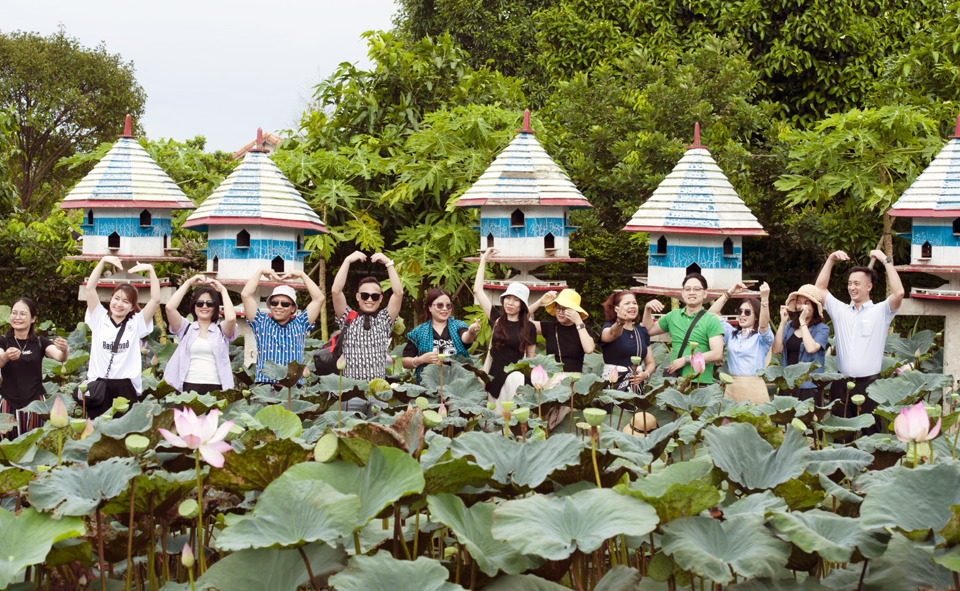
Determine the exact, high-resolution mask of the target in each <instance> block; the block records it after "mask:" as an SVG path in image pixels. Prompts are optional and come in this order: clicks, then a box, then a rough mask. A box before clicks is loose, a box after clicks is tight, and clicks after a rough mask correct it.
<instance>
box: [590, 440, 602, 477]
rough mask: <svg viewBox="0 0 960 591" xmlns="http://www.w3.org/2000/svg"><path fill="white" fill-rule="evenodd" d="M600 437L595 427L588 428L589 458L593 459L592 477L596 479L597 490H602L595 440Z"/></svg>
mask: <svg viewBox="0 0 960 591" xmlns="http://www.w3.org/2000/svg"><path fill="white" fill-rule="evenodd" d="M599 437H600V431H599V430H598V429H597V428H596V427H590V456H591V457H592V458H593V475H594V476H596V477H597V488H603V485H602V484H600V468H598V467H597V439H598V438H599Z"/></svg>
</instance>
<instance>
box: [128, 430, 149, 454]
mask: <svg viewBox="0 0 960 591" xmlns="http://www.w3.org/2000/svg"><path fill="white" fill-rule="evenodd" d="M123 443H124V445H126V446H127V451H128V452H130V453H131V454H133V455H138V454H142V453H143V452H145V451H147V448H149V447H150V440H149V439H147V438H146V437H144V436H143V435H137V434H133V435H127V438H126V439H124V440H123Z"/></svg>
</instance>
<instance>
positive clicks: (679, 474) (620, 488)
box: [614, 456, 721, 523]
mask: <svg viewBox="0 0 960 591" xmlns="http://www.w3.org/2000/svg"><path fill="white" fill-rule="evenodd" d="M713 472H714V467H713V462H711V461H710V458H709V457H703V456H701V457H699V458H695V459H693V460H691V461H688V462H680V463H677V464H671V465H669V466H667V467H665V468H664V469H663V470H660V471H659V472H657V473H655V474H651V475H649V476H647V477H645V478H638V479H637V480H635V481H634V482H632V483H630V484H629V485H623V484H619V485H617V486H616V487H614V490H616V491H617V492H619V493H621V494H629V495H631V496H633V497H635V498H638V499H642V500H644V501H646V502H647V503H649V504H650V505H651V506H652V507H653V508H654V509H656V510H657V516H658V517H659V518H660V523H667V522H668V521H672V520H674V519H677V518H678V517H685V516H688V515H696V514H698V513H700V512H701V511H703V510H704V509H709V508H710V507H713V506H714V505H716V504H718V503H719V502H720V498H721V495H720V491H719V490H717V486H716V485H717V484H718V483H719V480H720V479H719V477H718V476H717V475H715V474H714V473H713Z"/></svg>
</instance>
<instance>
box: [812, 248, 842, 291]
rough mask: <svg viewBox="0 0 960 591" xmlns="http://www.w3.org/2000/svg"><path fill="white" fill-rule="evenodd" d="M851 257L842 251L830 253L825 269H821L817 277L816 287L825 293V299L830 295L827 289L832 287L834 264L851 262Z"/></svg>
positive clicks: (824, 265) (824, 264)
mask: <svg viewBox="0 0 960 591" xmlns="http://www.w3.org/2000/svg"><path fill="white" fill-rule="evenodd" d="M849 260H850V257H849V256H848V255H847V253H845V252H843V251H842V250H835V251H833V252H831V253H830V255H829V256H828V257H827V260H826V261H825V262H824V263H823V267H821V268H820V273H819V274H818V275H817V282H816V286H817V287H818V288H819V289H820V291H822V292H823V297H827V294H828V293H829V292H828V291H827V288H829V287H830V274H831V273H832V272H833V263H834V262H835V261H849Z"/></svg>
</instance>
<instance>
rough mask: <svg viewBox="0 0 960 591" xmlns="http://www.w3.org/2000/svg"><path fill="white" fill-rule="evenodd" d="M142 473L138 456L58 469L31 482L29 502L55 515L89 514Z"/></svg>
mask: <svg viewBox="0 0 960 591" xmlns="http://www.w3.org/2000/svg"><path fill="white" fill-rule="evenodd" d="M138 474H140V466H139V465H138V464H137V460H136V459H135V458H123V459H121V458H111V459H109V460H106V461H103V462H100V463H99V464H96V465H93V466H88V465H83V464H81V465H79V466H76V467H71V468H65V467H64V468H57V469H54V470H51V471H49V472H46V473H44V474H43V477H41V478H38V479H37V480H34V481H33V482H31V483H30V487H29V494H30V503H31V504H32V505H33V506H34V507H36V508H37V509H40V510H42V511H52V512H53V514H54V515H55V516H58V517H59V516H61V515H77V516H80V515H84V516H85V515H89V514H90V513H92V512H93V511H94V510H95V509H97V508H99V507H100V505H101V504H102V503H104V502H105V501H109V500H110V499H112V498H114V497H116V496H118V495H119V494H120V493H122V492H123V491H124V490H126V488H127V487H129V486H130V479H131V478H133V477H134V476H136V475H138Z"/></svg>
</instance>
